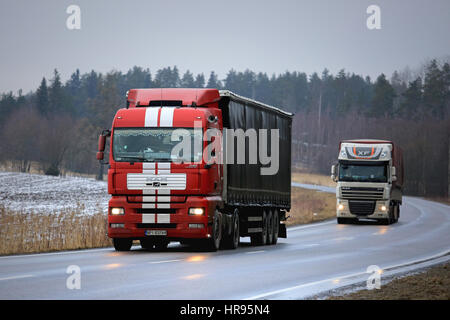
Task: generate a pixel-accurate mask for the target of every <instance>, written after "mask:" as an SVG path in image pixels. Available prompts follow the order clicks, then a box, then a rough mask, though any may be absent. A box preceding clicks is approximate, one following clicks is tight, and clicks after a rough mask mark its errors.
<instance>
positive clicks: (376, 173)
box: [339, 163, 387, 182]
mask: <svg viewBox="0 0 450 320" xmlns="http://www.w3.org/2000/svg"><path fill="white" fill-rule="evenodd" d="M339 181H354V182H387V165H386V164H376V165H374V164H372V165H371V164H347V163H345V164H344V163H341V164H340V166H339Z"/></svg>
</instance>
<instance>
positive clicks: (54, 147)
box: [0, 60, 450, 195]
mask: <svg viewBox="0 0 450 320" xmlns="http://www.w3.org/2000/svg"><path fill="white" fill-rule="evenodd" d="M159 87H167V88H173V87H191V88H192V87H194V88H202V87H208V88H219V89H228V90H231V91H233V92H235V93H238V94H241V95H243V96H246V97H250V98H253V99H256V100H260V101H263V102H265V103H268V104H272V105H275V106H278V107H281V108H283V109H285V110H288V111H291V112H293V113H295V114H296V116H295V118H294V124H293V134H294V137H293V138H294V145H293V163H294V164H296V165H302V166H306V167H308V168H309V169H312V170H315V171H318V172H321V173H326V174H328V171H329V165H331V163H332V161H333V159H335V157H336V154H337V150H336V149H337V142H338V141H339V140H340V139H343V138H385V139H389V138H392V139H394V138H396V140H398V141H399V142H398V143H399V144H401V145H402V147H403V148H404V149H405V163H406V165H407V170H408V171H410V169H411V170H412V171H411V172H408V173H407V178H408V179H407V190H408V191H409V192H410V193H412V194H421V195H429V194H436V195H442V194H444V193H446V192H448V139H449V138H448V135H449V133H448V131H449V129H448V128H449V126H448V119H449V109H450V103H449V101H450V66H449V64H448V63H439V62H437V61H436V60H432V61H430V62H429V63H428V64H427V65H426V66H425V68H424V70H423V72H421V73H420V74H418V75H417V76H416V77H412V76H411V73H405V72H394V73H393V75H392V76H391V77H390V78H389V79H388V78H387V77H386V76H385V75H384V74H381V75H380V76H378V77H377V78H376V79H375V80H372V79H371V78H370V77H362V76H360V75H357V74H354V73H348V72H345V70H341V71H340V72H338V73H337V74H336V75H333V74H331V73H330V72H329V71H328V70H327V69H325V70H324V71H323V72H322V73H321V74H320V75H319V74H317V73H313V74H312V75H309V76H308V75H307V74H305V73H303V72H285V73H282V74H278V75H275V74H274V75H268V74H266V73H261V72H260V73H255V72H253V71H250V70H246V71H243V72H238V71H235V70H230V71H229V72H228V74H227V75H226V77H225V78H224V79H219V78H218V76H217V74H216V73H215V72H214V71H213V72H211V73H210V74H209V75H208V77H205V75H204V74H203V73H200V74H197V75H194V74H193V73H191V72H190V71H186V72H184V73H183V74H180V72H179V70H178V68H177V67H176V66H175V67H167V68H163V69H160V70H157V71H156V73H154V74H153V73H151V72H150V70H149V69H143V68H140V67H133V68H132V69H130V70H129V71H128V72H126V73H123V72H119V71H111V72H109V73H107V74H102V73H98V72H95V71H91V72H88V73H84V74H81V73H80V71H79V70H76V71H75V72H74V73H73V74H72V75H71V76H70V78H69V79H68V80H67V81H66V82H65V83H63V82H62V80H61V77H60V75H59V73H58V71H57V70H55V71H54V74H53V76H52V77H51V79H46V78H43V79H42V81H41V83H40V85H39V87H38V88H37V89H36V91H33V92H30V93H28V94H26V95H23V93H22V92H21V91H19V92H18V94H13V93H12V92H9V93H4V94H2V96H1V99H0V111H1V114H2V117H1V118H0V139H1V141H2V144H1V146H0V161H3V162H12V163H13V165H14V166H16V168H17V169H18V170H21V171H29V170H30V165H31V163H39V165H40V169H41V170H42V172H44V173H46V174H54V175H58V174H60V173H61V171H73V172H80V173H89V174H93V173H97V171H98V162H97V161H96V160H95V152H96V139H97V136H98V134H99V132H100V131H101V129H103V128H108V127H110V125H111V121H112V118H113V116H114V114H115V112H116V111H117V109H118V108H120V107H124V106H125V93H126V91H127V90H129V89H131V88H159ZM355 128H359V131H358V130H356V129H355ZM373 128H379V129H377V130H376V129H373ZM412 128H415V129H414V130H416V131H414V130H413V129H412ZM424 128H428V129H427V130H428V131H427V132H428V133H427V135H426V136H420V137H418V138H420V139H413V138H412V135H410V134H407V132H410V131H411V130H413V132H414V133H416V134H419V133H420V132H421V131H422V130H425V129H424ZM437 128H441V129H439V130H438V129H437ZM425 137H426V139H425ZM305 148H306V149H305ZM424 150H428V151H432V153H431V154H430V153H428V154H427V153H425V152H424ZM445 154H447V156H445ZM318 159H319V160H318ZM445 164H446V165H447V170H445ZM428 168H435V169H437V168H439V170H443V172H439V174H437V175H432V174H428V171H427V170H429V169H428ZM436 179H437V180H436ZM425 180H430V181H431V180H433V181H434V182H430V183H431V184H433V183H436V187H427V186H428V185H429V184H426V183H425Z"/></svg>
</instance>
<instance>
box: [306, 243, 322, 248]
mask: <svg viewBox="0 0 450 320" xmlns="http://www.w3.org/2000/svg"><path fill="white" fill-rule="evenodd" d="M317 246H320V244H318V243H311V244H304V245H303V247H306V248H308V247H317Z"/></svg>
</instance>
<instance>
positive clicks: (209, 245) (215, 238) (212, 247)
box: [205, 210, 222, 251]
mask: <svg viewBox="0 0 450 320" xmlns="http://www.w3.org/2000/svg"><path fill="white" fill-rule="evenodd" d="M221 239H222V219H221V217H220V213H219V212H218V211H217V210H216V211H215V213H214V218H213V225H212V234H211V238H209V239H207V240H206V241H205V242H206V246H205V247H206V248H205V249H206V250H208V251H217V250H219V248H220V241H221Z"/></svg>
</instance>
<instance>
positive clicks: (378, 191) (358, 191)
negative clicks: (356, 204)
mask: <svg viewBox="0 0 450 320" xmlns="http://www.w3.org/2000/svg"><path fill="white" fill-rule="evenodd" d="M341 192H342V199H361V200H366V199H367V200H372V199H373V200H381V199H383V194H384V189H383V188H358V187H341Z"/></svg>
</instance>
